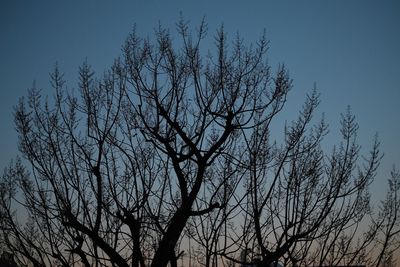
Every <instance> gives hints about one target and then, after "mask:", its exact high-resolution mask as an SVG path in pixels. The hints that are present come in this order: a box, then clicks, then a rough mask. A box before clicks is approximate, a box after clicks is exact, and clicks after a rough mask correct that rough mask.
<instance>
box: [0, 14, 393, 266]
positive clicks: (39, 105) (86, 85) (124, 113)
mask: <svg viewBox="0 0 400 267" xmlns="http://www.w3.org/2000/svg"><path fill="white" fill-rule="evenodd" d="M177 29H178V35H179V36H180V39H179V41H178V42H176V43H175V44H174V42H173V37H171V34H170V33H169V31H168V30H166V29H164V28H162V27H159V29H158V30H157V31H156V32H155V40H154V41H150V39H142V38H140V37H139V36H137V34H136V32H135V31H133V32H132V33H131V34H130V35H129V37H128V38H127V40H126V42H125V45H124V46H123V57H121V58H118V59H117V60H116V61H115V63H114V64H113V66H112V67H111V68H110V69H109V70H108V71H107V72H106V73H105V74H104V75H103V76H101V77H100V78H95V75H94V73H93V72H92V70H91V68H90V66H89V65H88V64H87V63H84V64H83V65H82V67H81V68H80V69H79V84H78V89H77V90H76V92H74V91H73V90H67V88H66V82H65V81H64V78H63V75H62V73H61V72H60V70H59V68H58V66H56V67H55V70H54V71H53V73H52V74H51V75H50V80H51V85H52V87H53V88H54V97H53V98H47V97H46V98H44V97H43V96H42V94H41V92H40V90H38V89H36V88H35V87H33V88H32V89H31V90H30V91H29V94H28V97H27V99H26V100H25V99H21V101H20V102H19V103H18V105H17V106H16V108H15V124H16V129H17V132H18V137H19V149H20V151H21V154H22V155H23V157H24V158H23V159H17V160H16V161H15V162H14V163H12V164H10V167H9V168H7V169H6V170H5V172H4V175H3V177H2V181H1V187H0V189H1V191H0V193H1V205H0V212H1V218H2V219H1V234H2V236H1V243H2V245H4V247H5V248H7V250H9V251H11V252H12V253H13V254H14V255H15V256H16V258H17V261H18V262H19V263H20V264H23V265H32V266H50V265H62V266H74V265H82V264H83V265H84V266H102V265H106V266H121V267H122V266H135V267H138V266H153V267H159V266H167V265H168V264H169V265H170V266H177V265H178V260H179V259H181V260H182V261H183V262H184V264H187V265H190V266H194V265H195V264H200V265H204V266H217V265H218V264H221V265H222V264H223V263H222V262H226V263H227V264H228V263H229V262H230V263H229V264H232V262H236V263H244V262H243V260H242V259H241V258H240V254H241V253H242V251H247V250H248V251H249V253H248V255H247V258H248V259H247V258H246V259H245V261H250V262H253V263H254V264H257V266H270V265H271V264H273V263H274V262H275V263H276V262H278V261H280V262H283V263H284V264H285V265H287V266H298V265H302V266H303V265H304V266H305V265H306V266H310V265H322V264H331V265H342V264H344V263H345V264H369V263H371V264H376V265H379V264H380V263H381V262H383V261H384V258H383V257H384V256H385V255H386V258H387V257H388V255H389V254H390V253H392V252H393V249H396V248H394V247H393V245H392V242H393V240H397V239H396V238H398V233H399V219H398V216H397V210H398V199H397V200H396V201H397V202H396V203H397V206H396V207H394V206H391V204H390V203H392V198H393V197H395V196H397V193H398V191H399V186H398V181H397V180H398V179H397V178H396V179H395V180H396V181H397V182H395V181H392V180H393V179H394V178H393V179H392V180H391V181H392V182H391V185H392V186H391V187H390V193H389V195H388V199H387V200H386V202H384V203H383V206H382V211H381V212H382V215H381V216H380V217H378V218H374V219H373V220H369V222H370V224H369V227H368V229H367V230H365V232H364V235H361V234H360V233H361V232H360V228H361V227H360V226H361V225H362V223H364V222H365V220H367V219H368V218H372V217H371V216H373V214H372V212H371V209H370V206H369V193H368V186H369V185H370V183H371V182H372V180H373V178H374V176H375V174H376V168H377V167H378V165H379V161H380V158H381V156H380V153H379V149H378V148H379V142H378V141H377V139H374V141H373V144H372V149H371V152H370V155H369V157H366V158H362V159H360V153H359V152H360V147H359V145H357V142H356V141H357V140H356V136H357V128H358V126H357V124H356V122H355V119H354V116H353V115H352V114H351V112H350V109H349V110H348V111H347V113H345V114H344V115H343V117H342V120H341V125H342V130H341V134H342V141H340V142H339V144H338V146H336V147H335V148H334V149H333V150H332V151H330V152H328V153H327V152H324V150H323V149H322V147H323V145H322V143H321V142H322V140H323V137H324V136H325V135H326V134H327V129H328V126H327V124H326V123H325V121H324V120H323V119H322V120H321V121H319V122H317V123H315V121H314V119H313V115H314V113H315V109H316V108H317V106H318V103H319V99H318V97H319V96H318V93H317V92H316V90H313V91H312V92H311V94H310V95H308V96H307V97H306V100H305V103H304V105H303V108H302V109H301V111H300V112H299V116H298V119H297V120H295V121H293V122H288V123H286V126H285V128H284V131H283V139H282V141H280V140H279V139H276V137H275V136H274V135H273V134H271V127H272V124H273V122H274V121H275V120H279V118H278V117H279V116H278V115H279V114H280V111H282V109H283V108H284V105H285V103H286V99H287V95H288V93H289V91H290V89H291V88H292V82H291V79H290V77H289V75H288V71H287V70H286V68H285V67H284V66H283V65H282V66H280V67H279V68H278V70H277V71H276V73H275V74H273V73H272V72H271V70H270V67H269V65H268V64H267V63H266V52H267V48H268V42H267V40H266V38H265V36H262V37H261V38H260V39H259V40H258V42H256V44H253V45H245V42H244V41H243V40H242V39H241V38H240V37H237V38H236V39H235V40H234V41H233V43H232V44H230V41H228V40H227V35H226V33H225V32H224V30H223V28H221V29H220V30H219V31H217V34H216V36H215V53H211V52H208V53H206V52H204V50H203V48H202V47H201V44H202V41H203V39H204V38H205V37H206V32H207V26H206V24H205V23H204V22H202V23H201V24H200V25H199V27H198V28H197V29H196V31H195V33H194V34H193V33H192V32H191V31H190V30H189V27H188V25H187V23H185V22H184V21H183V20H181V21H180V22H179V23H178V24H177ZM25 163H29V164H30V166H31V168H30V170H29V171H28V169H27V168H26V167H25V165H26V164H25ZM393 177H398V174H397V175H394V176H393ZM394 184H396V186H394ZM396 198H397V197H396ZM16 209H18V212H16V211H15V210H16ZM22 210H24V211H25V213H23V212H22ZM393 212H396V213H395V214H394V213H393ZM384 214H385V215H384ZM387 214H390V216H389V215H388V216H386V215H387ZM382 231H385V232H382ZM379 236H380V237H381V239H379V240H383V241H382V244H383V245H382V249H381V251H379V252H377V254H379V256H376V257H377V258H376V260H375V261H374V260H373V258H372V257H373V256H370V255H369V254H368V252H371V251H374V250H373V249H374V244H375V243H374V242H377V240H378V237H379ZM388 248H390V250H389V252H390V253H389V254H385V253H386V252H387V251H388ZM381 255H382V256H381ZM188 258H189V259H188ZM386 258H385V259H386Z"/></svg>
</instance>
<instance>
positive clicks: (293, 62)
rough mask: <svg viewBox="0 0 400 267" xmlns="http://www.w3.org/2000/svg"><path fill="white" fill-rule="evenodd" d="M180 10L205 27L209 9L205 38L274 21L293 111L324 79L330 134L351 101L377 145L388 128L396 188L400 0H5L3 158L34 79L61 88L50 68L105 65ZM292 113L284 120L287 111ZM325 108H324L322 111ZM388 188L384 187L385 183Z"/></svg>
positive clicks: (272, 37) (366, 137)
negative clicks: (132, 38) (132, 36)
mask: <svg viewBox="0 0 400 267" xmlns="http://www.w3.org/2000/svg"><path fill="white" fill-rule="evenodd" d="M180 12H182V14H183V16H184V18H185V19H187V20H189V21H190V22H191V26H193V27H195V26H196V25H198V24H199V22H200V21H201V19H202V18H203V17H205V19H206V22H207V23H208V28H209V33H208V36H207V39H206V40H205V41H204V46H205V47H206V48H208V49H210V51H212V49H213V42H214V40H213V35H214V34H215V31H216V30H217V28H218V27H219V26H220V25H221V24H224V28H225V29H226V31H227V32H228V37H232V38H234V37H235V35H236V32H239V34H240V35H241V36H242V37H243V38H244V39H245V40H246V42H248V43H250V42H255V41H257V38H258V37H259V36H260V35H262V34H263V31H264V30H265V32H266V36H267V38H268V40H269V41H270V49H269V53H268V58H269V62H270V64H271V67H272V69H273V70H276V68H277V67H278V65H279V64H280V63H284V64H285V65H286V66H287V68H288V69H289V71H290V75H291V77H292V78H293V85H294V87H293V90H292V92H291V93H290V94H289V102H288V106H287V108H286V110H285V113H284V115H285V116H287V120H289V121H290V120H291V119H293V118H294V117H295V116H296V114H297V110H298V109H299V107H301V105H302V101H303V100H304V97H305V95H306V93H307V92H310V90H311V89H312V88H313V86H314V83H315V84H316V87H317V89H318V91H319V92H320V93H321V105H320V108H319V110H318V112H319V113H325V117H326V119H327V122H328V123H329V124H330V125H331V127H330V134H329V136H328V137H327V140H326V142H327V144H332V143H334V142H336V139H337V138H338V137H339V132H338V128H337V122H338V121H339V119H340V113H343V112H345V110H346V107H347V106H348V105H350V106H351V108H352V111H353V113H354V114H355V115H356V117H357V121H358V123H359V126H360V132H359V142H360V144H361V145H362V147H363V151H368V149H369V147H370V146H371V140H372V138H373V136H374V134H375V133H376V132H377V133H378V134H379V139H380V140H381V142H382V146H381V150H382V152H384V154H385V157H384V158H383V161H382V164H381V167H380V169H379V175H378V177H377V178H376V183H375V184H374V190H375V191H376V192H378V195H379V194H381V193H382V192H384V189H385V188H386V178H388V174H389V171H390V169H391V168H392V166H393V164H395V165H396V166H398V167H400V139H399V133H400V120H399V115H400V103H399V102H400V1H395V0H394V1H367V0H362V1H354V0H352V1H216V0H214V1H188V0H187V1H154V0H147V1H71V0H68V1H54V0H53V1H50V0H46V1H44V0H39V1H20V0H4V1H0V125H1V126H0V127H1V131H0V168H1V170H2V169H3V168H4V167H5V166H6V165H7V164H8V163H9V161H10V160H11V159H13V158H14V157H15V156H16V155H17V154H18V153H17V134H16V132H15V130H14V125H13V106H14V105H15V104H17V102H18V98H19V97H21V96H24V95H26V94H27V88H29V87H30V86H31V85H32V83H33V81H36V85H37V87H38V88H42V89H43V94H45V95H46V94H49V95H51V94H52V90H51V88H50V85H49V82H48V77H49V72H51V71H52V69H53V66H54V64H55V62H58V64H59V66H60V69H61V71H62V72H64V73H65V78H66V80H67V84H68V87H69V88H76V87H77V76H78V75H77V72H78V67H79V66H80V65H81V64H82V63H83V62H84V61H85V60H87V61H88V63H89V64H91V65H92V67H93V69H94V70H95V71H96V73H98V74H101V73H102V72H103V71H105V70H106V69H107V68H108V67H109V66H110V65H111V64H112V62H113V60H114V59H115V58H116V57H118V56H119V55H120V54H121V46H122V44H123V42H124V40H125V38H126V37H127V36H128V34H129V33H130V31H131V30H132V28H133V26H134V25H135V24H136V29H137V32H138V33H139V34H140V35H141V36H143V37H146V36H150V37H151V36H152V35H153V33H154V28H156V27H157V26H158V24H159V23H161V24H162V25H164V26H165V27H168V28H171V32H172V33H175V32H174V30H175V23H176V22H177V21H178V19H179V16H180ZM285 116H283V117H282V118H283V120H285V119H286V118H285ZM317 117H318V116H317ZM380 188H382V189H380Z"/></svg>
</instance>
